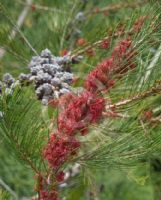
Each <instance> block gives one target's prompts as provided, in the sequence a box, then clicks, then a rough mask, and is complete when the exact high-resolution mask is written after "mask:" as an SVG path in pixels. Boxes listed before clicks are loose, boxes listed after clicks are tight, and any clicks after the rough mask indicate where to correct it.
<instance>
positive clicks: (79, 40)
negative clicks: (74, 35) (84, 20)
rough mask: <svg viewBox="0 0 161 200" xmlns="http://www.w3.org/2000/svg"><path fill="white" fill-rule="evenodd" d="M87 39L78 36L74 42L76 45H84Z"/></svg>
mask: <svg viewBox="0 0 161 200" xmlns="http://www.w3.org/2000/svg"><path fill="white" fill-rule="evenodd" d="M86 43H87V41H86V40H85V39H84V38H79V39H78V40H77V42H76V44H77V46H84V45H85V44H86Z"/></svg>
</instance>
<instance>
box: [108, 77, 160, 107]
mask: <svg viewBox="0 0 161 200" xmlns="http://www.w3.org/2000/svg"><path fill="white" fill-rule="evenodd" d="M160 92H161V81H158V83H157V84H156V85H155V86H154V87H152V88H150V90H148V91H146V92H144V93H141V94H138V95H136V96H134V97H132V98H130V99H125V100H123V101H120V102H118V103H115V104H112V105H107V106H106V110H107V111H108V110H109V109H112V108H118V107H121V106H125V105H127V104H129V103H132V102H134V101H137V100H140V99H144V98H146V97H149V96H151V95H154V94H157V93H160Z"/></svg>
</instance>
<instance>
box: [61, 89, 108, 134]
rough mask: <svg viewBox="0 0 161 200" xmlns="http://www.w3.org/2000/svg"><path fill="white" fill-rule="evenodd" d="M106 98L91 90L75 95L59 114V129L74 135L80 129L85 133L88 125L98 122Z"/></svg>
mask: <svg viewBox="0 0 161 200" xmlns="http://www.w3.org/2000/svg"><path fill="white" fill-rule="evenodd" d="M104 106H105V100H104V99H103V98H101V97H97V96H96V95H95V94H92V93H91V92H86V91H85V92H82V93H81V94H79V95H73V96H72V100H71V102H68V106H67V107H66V108H65V109H64V110H63V111H62V112H61V113H60V114H59V117H58V129H59V131H61V132H63V133H64V134H66V135H69V136H73V135H75V134H76V133H77V132H78V131H79V132H81V133H82V134H84V132H85V130H86V129H87V127H88V125H89V124H91V123H95V122H97V121H98V120H99V119H100V117H101V116H102V111H103V109H104Z"/></svg>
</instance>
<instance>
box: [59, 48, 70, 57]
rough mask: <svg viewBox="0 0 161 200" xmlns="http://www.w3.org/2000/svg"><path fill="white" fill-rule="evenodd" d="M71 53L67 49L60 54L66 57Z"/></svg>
mask: <svg viewBox="0 0 161 200" xmlns="http://www.w3.org/2000/svg"><path fill="white" fill-rule="evenodd" d="M68 53H69V51H68V50H67V49H63V50H61V51H60V52H59V54H60V56H66V55H67V54H68Z"/></svg>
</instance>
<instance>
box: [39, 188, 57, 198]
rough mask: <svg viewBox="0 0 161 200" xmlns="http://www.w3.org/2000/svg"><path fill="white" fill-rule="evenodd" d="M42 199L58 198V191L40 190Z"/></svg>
mask: <svg viewBox="0 0 161 200" xmlns="http://www.w3.org/2000/svg"><path fill="white" fill-rule="evenodd" d="M40 195H41V198H42V200H58V199H59V198H58V192H57V191H56V190H52V191H44V190H40Z"/></svg>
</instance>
